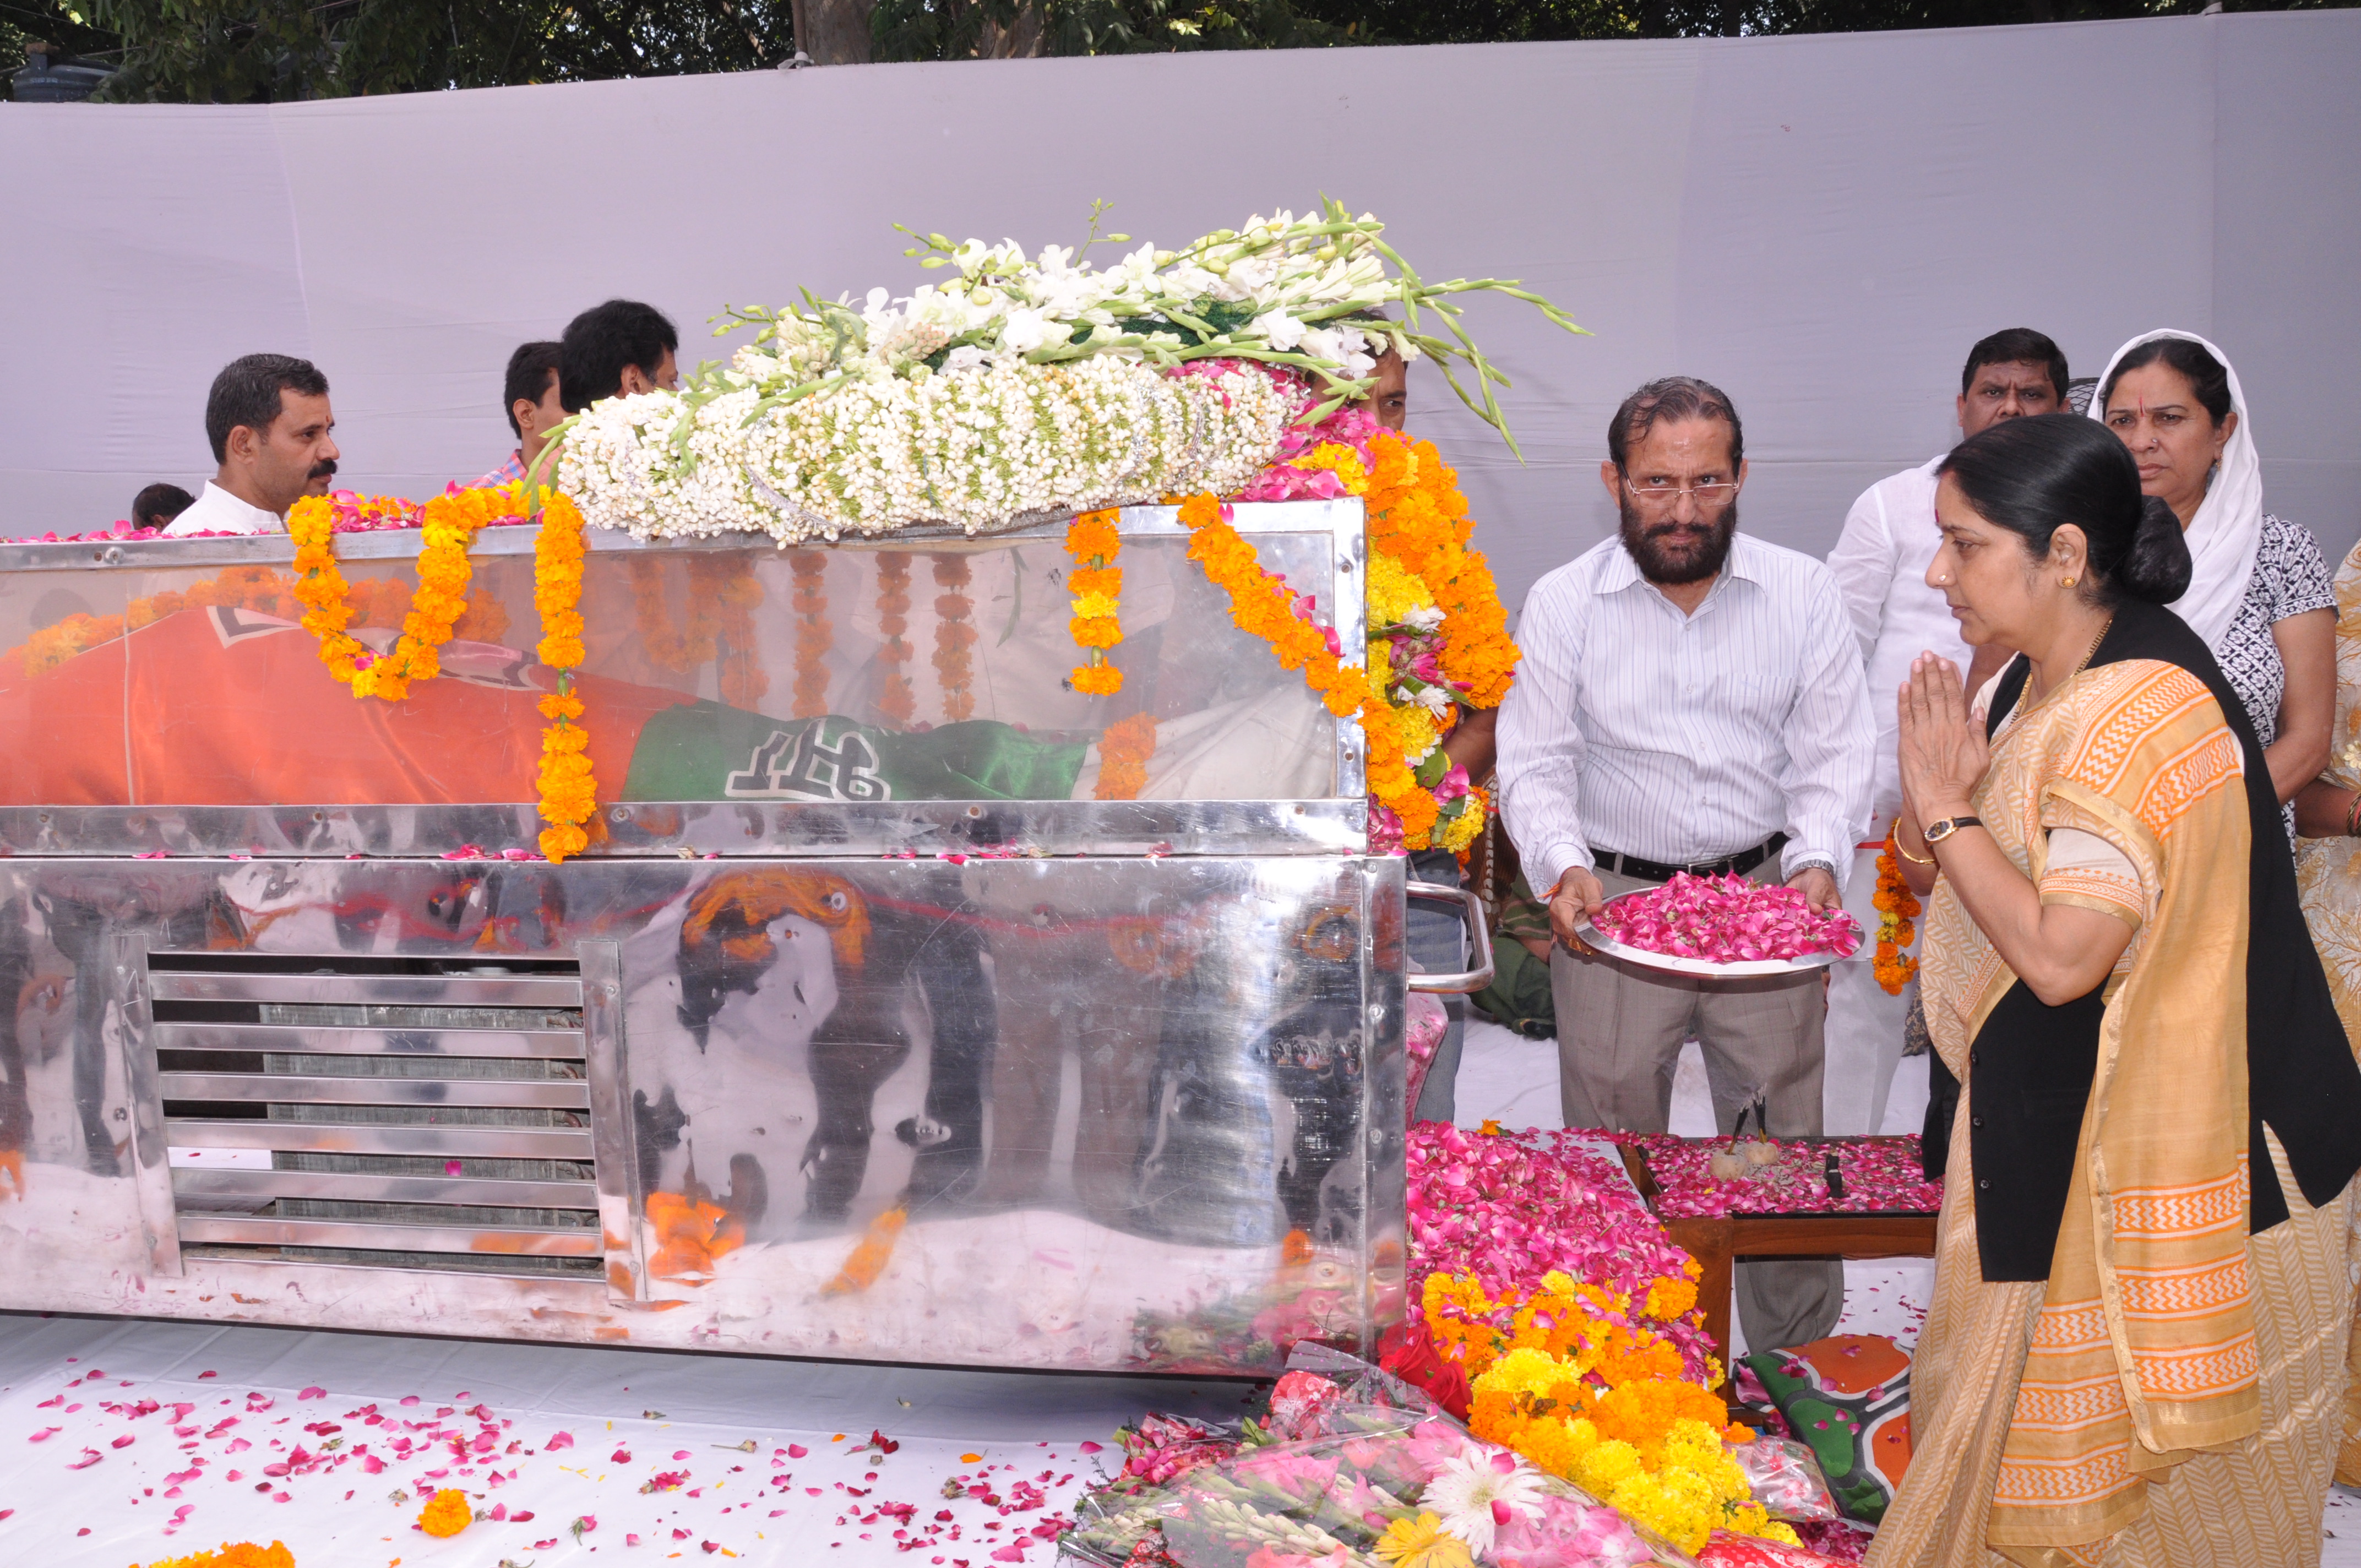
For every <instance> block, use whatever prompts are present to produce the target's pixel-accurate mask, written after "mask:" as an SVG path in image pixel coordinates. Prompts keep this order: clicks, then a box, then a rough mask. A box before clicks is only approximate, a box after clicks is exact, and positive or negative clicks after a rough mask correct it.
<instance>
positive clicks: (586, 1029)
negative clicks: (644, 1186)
mask: <svg viewBox="0 0 2361 1568" xmlns="http://www.w3.org/2000/svg"><path fill="white" fill-rule="evenodd" d="M575 952H576V955H577V959H578V961H579V962H580V963H581V965H582V1047H583V1058H584V1059H583V1070H584V1071H585V1072H586V1073H588V1075H589V1079H590V1132H591V1141H592V1142H593V1144H594V1145H595V1146H596V1147H597V1150H598V1161H597V1166H596V1170H597V1187H596V1194H597V1200H598V1227H599V1232H600V1234H601V1235H602V1237H603V1238H604V1246H603V1251H604V1253H605V1255H606V1259H607V1288H608V1289H609V1292H610V1293H611V1294H612V1295H613V1296H614V1298H615V1299H617V1300H618V1301H644V1300H646V1299H648V1272H647V1252H646V1247H645V1238H644V1236H643V1235H642V1231H641V1228H640V1224H639V1222H638V1221H637V1220H636V1219H635V1218H634V1217H633V1216H635V1215H637V1214H638V1213H639V1212H641V1193H640V1190H639V1188H640V1184H639V1168H640V1162H639V1155H638V1153H637V1146H636V1144H635V1141H634V1139H633V1137H632V1116H631V1102H630V1101H629V1100H628V1099H627V1098H626V1095H625V1089H624V1085H625V1083H626V1081H627V1070H626V1067H625V1060H624V1047H623V1007H622V1002H623V972H622V949H621V948H619V947H618V946H617V945H616V944H615V943H613V942H585V943H583V944H582V945H581V946H580V947H578V948H576V949H575Z"/></svg>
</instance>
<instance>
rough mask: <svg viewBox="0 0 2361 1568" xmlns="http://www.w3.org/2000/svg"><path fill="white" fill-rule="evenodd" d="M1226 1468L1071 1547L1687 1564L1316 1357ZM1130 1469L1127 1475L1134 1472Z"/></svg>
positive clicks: (1371, 1370) (1117, 1504) (1083, 1520)
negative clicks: (1130, 1471)
mask: <svg viewBox="0 0 2361 1568" xmlns="http://www.w3.org/2000/svg"><path fill="white" fill-rule="evenodd" d="M1244 1436H1245V1439H1246V1441H1245V1442H1244V1443H1243V1444H1242V1446H1240V1447H1239V1449H1238V1450H1237V1452H1236V1453H1234V1454H1232V1455H1230V1456H1229V1457H1227V1458H1223V1459H1217V1460H1213V1461H1211V1462H1209V1463H1202V1464H1193V1465H1191V1467H1189V1468H1188V1469H1186V1470H1185V1471H1182V1472H1180V1473H1179V1474H1177V1475H1175V1476H1174V1477H1173V1479H1172V1480H1171V1481H1170V1483H1169V1484H1167V1485H1164V1486H1149V1487H1137V1486H1135V1487H1134V1488H1133V1489H1129V1490H1126V1489H1125V1478H1118V1480H1117V1481H1116V1482H1115V1484H1114V1485H1112V1486H1109V1487H1106V1488H1104V1489H1102V1490H1101V1491H1099V1492H1096V1493H1093V1495H1092V1496H1091V1497H1087V1498H1085V1499H1084V1500H1083V1503H1082V1506H1081V1507H1080V1508H1078V1509H1077V1514H1076V1524H1075V1528H1074V1529H1073V1530H1072V1531H1071V1532H1070V1533H1069V1534H1068V1535H1067V1536H1066V1537H1065V1539H1064V1540H1063V1541H1061V1542H1060V1545H1061V1547H1062V1548H1063V1550H1064V1552H1065V1553H1066V1554H1067V1556H1069V1557H1070V1558H1073V1559H1079V1560H1082V1561H1084V1562H1089V1563H1100V1564H1104V1565H1107V1568H1401V1565H1407V1564H1416V1565H1417V1568H1477V1565H1478V1564H1487V1565H1497V1568H1638V1565H1640V1564H1649V1563H1671V1564H1687V1563H1689V1562H1690V1559H1689V1558H1688V1557H1687V1556H1686V1554H1684V1553H1682V1552H1680V1551H1679V1550H1678V1549H1676V1548H1675V1547H1673V1546H1672V1545H1670V1544H1669V1543H1668V1542H1665V1541H1662V1540H1661V1539H1657V1538H1654V1537H1652V1536H1649V1535H1647V1534H1645V1533H1644V1532H1642V1531H1641V1530H1637V1529H1635V1528H1634V1527H1633V1526H1632V1525H1631V1523H1630V1522H1629V1521H1627V1520H1626V1519H1623V1518H1622V1516H1620V1514H1618V1513H1616V1512H1615V1510H1614V1509H1612V1508H1609V1507H1607V1506H1606V1505H1605V1504H1603V1503H1601V1502H1599V1501H1598V1499H1596V1498H1594V1497H1590V1496H1589V1495H1588V1494H1587V1493H1586V1492H1584V1491H1582V1490H1581V1489H1580V1488H1579V1487H1576V1486H1573V1485H1572V1484H1570V1483H1568V1482H1566V1481H1564V1480H1561V1479H1560V1478H1558V1477H1556V1476H1554V1475H1548V1474H1546V1473H1544V1472H1543V1471H1541V1470H1538V1469H1536V1468H1534V1467H1533V1465H1532V1464H1531V1463H1529V1462H1528V1461H1526V1460H1525V1459H1523V1458H1522V1457H1521V1456H1520V1455H1518V1454H1515V1453H1510V1451H1508V1450H1507V1449H1504V1448H1499V1447H1497V1446H1495V1445H1494V1444H1491V1443H1488V1442H1481V1441H1479V1440H1477V1438H1475V1437H1472V1436H1470V1435H1469V1434H1468V1431H1467V1429H1466V1427H1465V1426H1463V1425H1461V1424H1460V1423H1459V1422H1458V1421H1457V1420H1454V1419H1453V1418H1452V1417H1451V1416H1450V1415H1448V1414H1447V1413H1445V1412H1444V1410H1443V1409H1441V1408H1440V1407H1438V1406H1436V1405H1435V1404H1434V1402H1433V1400H1432V1399H1429V1398H1427V1397H1426V1396H1425V1395H1423V1394H1422V1393H1421V1392H1419V1391H1418V1390H1417V1389H1415V1388H1413V1387H1410V1386H1409V1385H1408V1384H1405V1383H1403V1382H1402V1381H1401V1380H1400V1379H1399V1378H1396V1377H1394V1376H1391V1375H1390V1374H1388V1373H1386V1372H1383V1371H1380V1370H1379V1369H1378V1368H1376V1367H1373V1366H1370V1365H1367V1364H1366V1363H1364V1362H1361V1361H1358V1360H1356V1359H1355V1358H1354V1357H1352V1356H1349V1355H1345V1354H1342V1353H1341V1352H1337V1351H1333V1350H1329V1349H1327V1348H1326V1347H1325V1346H1322V1345H1318V1344H1312V1343H1305V1344H1301V1345H1298V1346H1297V1347H1296V1350H1295V1354H1293V1355H1292V1356H1291V1357H1290V1371H1289V1372H1288V1373H1287V1375H1286V1376H1283V1377H1282V1378H1280V1379H1279V1384H1278V1386H1277V1387H1275V1388H1274V1389H1273V1390H1272V1392H1271V1407H1270V1412H1269V1415H1268V1419H1267V1420H1266V1421H1264V1422H1262V1423H1259V1424H1257V1423H1255V1422H1252V1421H1249V1422H1247V1423H1246V1428H1245V1432H1244ZM1128 1468H1129V1466H1126V1469H1128Z"/></svg>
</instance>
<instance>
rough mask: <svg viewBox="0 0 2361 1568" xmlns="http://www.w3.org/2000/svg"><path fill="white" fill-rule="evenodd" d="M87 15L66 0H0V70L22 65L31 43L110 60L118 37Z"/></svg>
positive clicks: (83, 7)
mask: <svg viewBox="0 0 2361 1568" xmlns="http://www.w3.org/2000/svg"><path fill="white" fill-rule="evenodd" d="M89 18H90V9H89V7H88V5H84V4H81V3H73V4H69V3H68V0H0V71H14V70H15V69H16V67H18V66H20V65H22V64H24V63H25V51H26V50H27V49H28V48H30V47H31V46H32V45H34V44H47V45H49V48H50V49H54V50H57V51H59V52H60V53H63V54H70V55H74V56H77V57H79V58H82V59H84V60H97V61H99V62H101V63H103V64H104V63H112V62H113V60H114V58H115V50H117V49H120V48H121V47H122V40H121V39H119V38H116V37H115V35H114V34H113V33H111V32H108V31H107V30H106V29H105V28H104V27H93V26H92V25H91V22H90V19H89Z"/></svg>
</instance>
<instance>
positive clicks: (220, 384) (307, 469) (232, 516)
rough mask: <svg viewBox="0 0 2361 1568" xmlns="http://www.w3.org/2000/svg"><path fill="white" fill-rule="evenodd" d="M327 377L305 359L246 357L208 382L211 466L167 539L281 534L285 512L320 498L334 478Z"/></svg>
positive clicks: (333, 422)
mask: <svg viewBox="0 0 2361 1568" xmlns="http://www.w3.org/2000/svg"><path fill="white" fill-rule="evenodd" d="M335 427H336V418H335V413H334V412H333V411H331V410H330V409H329V407H328V378H326V377H325V376H323V375H321V374H320V372H319V370H318V369H317V368H315V367H313V364H312V362H311V361H310V360H308V359H293V358H290V357H289V356H286V355H284V354H249V355H247V356H246V357H245V358H243V359H233V360H232V361H230V362H229V364H227V365H225V366H224V367H222V373H221V374H220V375H218V376H216V377H214V387H213V390H212V391H211V392H210V393H208V394H207V395H206V397H205V439H206V440H208V441H210V442H212V443H213V448H214V462H215V463H216V464H218V465H219V467H218V468H216V469H215V471H214V477H213V478H212V479H210V480H209V481H207V482H206V485H205V488H204V493H203V495H201V496H199V497H198V498H197V502H196V505H194V506H192V507H191V508H190V509H189V510H186V511H184V512H182V513H181V515H180V516H178V517H176V518H174V519H173V520H172V523H171V526H170V527H169V528H167V529H165V530H164V532H166V533H168V534H189V533H283V532H286V530H287V521H286V519H287V509H288V508H290V507H291V506H293V505H294V504H295V503H296V502H297V501H299V500H301V499H303V497H305V496H307V495H313V496H318V495H325V494H326V493H327V490H328V481H329V480H330V479H332V478H334V477H335V473H336V458H337V455H338V454H337V452H336V443H335V437H334V436H332V435H331V434H330V432H331V431H333V430H335Z"/></svg>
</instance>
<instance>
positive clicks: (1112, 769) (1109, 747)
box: [1091, 713, 1156, 800]
mask: <svg viewBox="0 0 2361 1568" xmlns="http://www.w3.org/2000/svg"><path fill="white" fill-rule="evenodd" d="M1155 754H1156V715H1154V714H1152V713H1135V714H1133V715H1131V716H1130V717H1129V718H1118V719H1116V720H1115V722H1114V723H1113V724H1110V725H1108V726H1107V727H1106V732H1105V733H1104V734H1103V735H1101V736H1100V737H1099V782H1098V784H1097V785H1096V787H1094V788H1093V790H1092V792H1091V793H1092V795H1093V796H1094V797H1095V798H1097V799H1100V800H1137V799H1138V798H1139V792H1140V790H1141V788H1142V787H1144V786H1145V785H1146V784H1147V783H1148V758H1150V757H1152V756H1154V755H1155Z"/></svg>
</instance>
